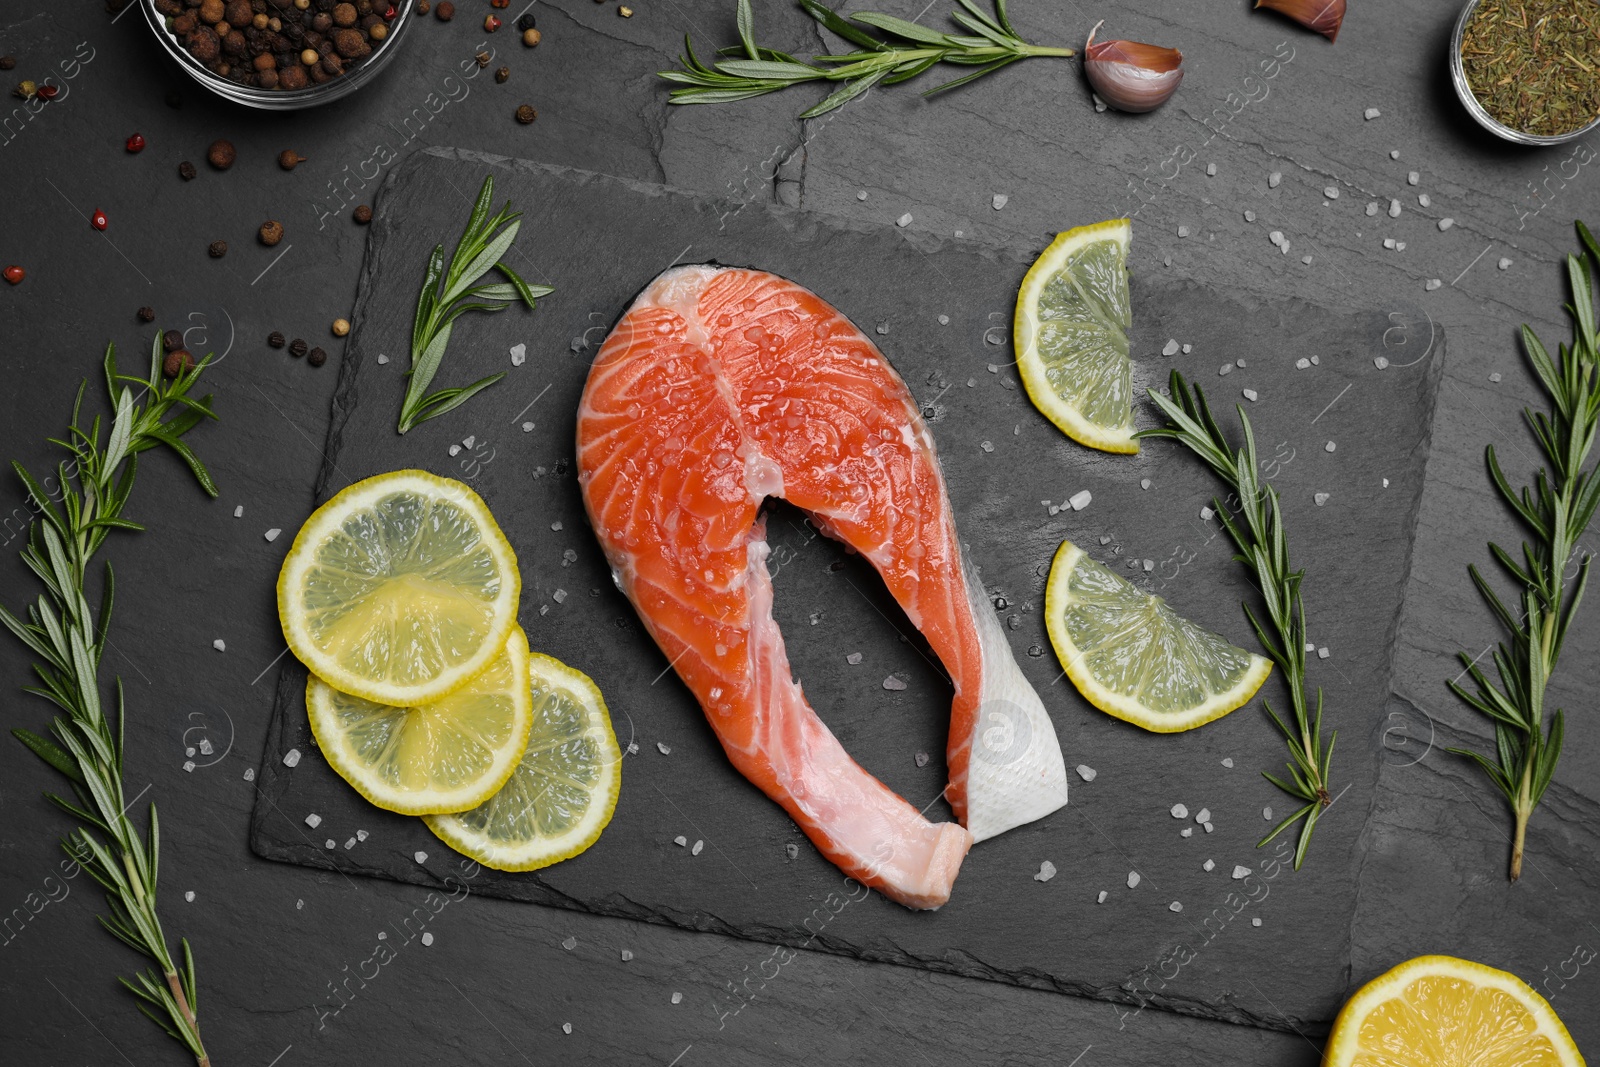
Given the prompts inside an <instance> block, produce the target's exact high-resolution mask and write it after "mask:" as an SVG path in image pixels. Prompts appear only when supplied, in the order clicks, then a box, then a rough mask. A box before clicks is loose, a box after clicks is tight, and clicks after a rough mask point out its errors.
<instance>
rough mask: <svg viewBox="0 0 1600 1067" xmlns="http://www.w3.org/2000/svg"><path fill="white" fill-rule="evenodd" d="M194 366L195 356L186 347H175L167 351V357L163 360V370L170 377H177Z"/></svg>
mask: <svg viewBox="0 0 1600 1067" xmlns="http://www.w3.org/2000/svg"><path fill="white" fill-rule="evenodd" d="M193 367H194V357H193V356H191V355H190V354H189V350H188V349H186V348H175V349H173V350H172V351H171V352H168V353H167V358H166V359H164V360H162V361H161V370H162V373H164V374H165V375H166V376H167V377H168V378H176V377H177V376H178V375H180V374H182V373H183V372H184V371H186V370H189V369H191V368H193Z"/></svg>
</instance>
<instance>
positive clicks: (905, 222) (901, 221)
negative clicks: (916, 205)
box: [894, 211, 911, 226]
mask: <svg viewBox="0 0 1600 1067" xmlns="http://www.w3.org/2000/svg"><path fill="white" fill-rule="evenodd" d="M894 224H895V225H896V226H910V225H911V212H909V211H908V212H906V213H905V214H904V215H901V216H900V217H899V218H898V219H895V220H894Z"/></svg>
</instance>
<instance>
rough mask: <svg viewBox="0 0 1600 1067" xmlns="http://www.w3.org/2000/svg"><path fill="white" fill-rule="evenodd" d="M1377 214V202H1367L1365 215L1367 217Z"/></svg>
mask: <svg viewBox="0 0 1600 1067" xmlns="http://www.w3.org/2000/svg"><path fill="white" fill-rule="evenodd" d="M1377 213H1378V202H1377V201H1376V200H1371V201H1368V202H1367V214H1368V215H1376V214H1377Z"/></svg>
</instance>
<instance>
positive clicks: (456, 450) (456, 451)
mask: <svg viewBox="0 0 1600 1067" xmlns="http://www.w3.org/2000/svg"><path fill="white" fill-rule="evenodd" d="M449 452H450V454H451V455H452V456H459V455H461V446H460V445H451V446H450V448H449Z"/></svg>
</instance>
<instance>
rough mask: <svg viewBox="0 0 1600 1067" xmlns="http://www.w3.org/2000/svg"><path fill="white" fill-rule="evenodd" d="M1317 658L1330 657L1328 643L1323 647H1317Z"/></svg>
mask: <svg viewBox="0 0 1600 1067" xmlns="http://www.w3.org/2000/svg"><path fill="white" fill-rule="evenodd" d="M1317 658H1318V659H1327V658H1328V646H1327V645H1323V646H1322V647H1321V648H1319V649H1317Z"/></svg>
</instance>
